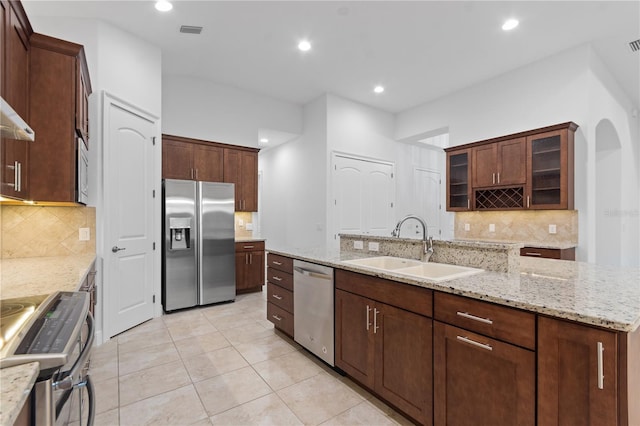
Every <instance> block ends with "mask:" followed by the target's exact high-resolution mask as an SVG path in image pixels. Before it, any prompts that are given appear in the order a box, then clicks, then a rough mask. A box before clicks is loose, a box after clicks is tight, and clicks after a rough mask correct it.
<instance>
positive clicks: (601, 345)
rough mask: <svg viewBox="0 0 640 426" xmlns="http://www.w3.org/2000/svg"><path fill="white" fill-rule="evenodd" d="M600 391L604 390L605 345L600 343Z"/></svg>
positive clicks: (598, 349)
mask: <svg viewBox="0 0 640 426" xmlns="http://www.w3.org/2000/svg"><path fill="white" fill-rule="evenodd" d="M597 351H598V389H604V365H603V362H604V359H603V357H604V345H603V344H602V342H598V347H597Z"/></svg>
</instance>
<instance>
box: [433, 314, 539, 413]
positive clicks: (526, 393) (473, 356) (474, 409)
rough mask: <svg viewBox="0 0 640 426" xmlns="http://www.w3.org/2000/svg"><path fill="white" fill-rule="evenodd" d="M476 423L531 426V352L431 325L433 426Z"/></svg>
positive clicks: (454, 328) (532, 370)
mask: <svg viewBox="0 0 640 426" xmlns="http://www.w3.org/2000/svg"><path fill="white" fill-rule="evenodd" d="M480 419H481V420H480ZM478 421H480V423H482V424H487V425H507V424H509V425H511V424H513V425H533V424H535V353H534V352H533V351H529V350H526V349H522V348H519V347H517V346H513V345H509V344H506V343H502V342H499V341H497V340H493V339H489V338H487V337H484V336H481V335H479V334H475V333H471V332H468V331H466V330H463V329H459V328H456V327H453V326H450V325H446V324H443V323H440V322H435V323H434V423H435V424H436V425H449V426H455V425H472V424H478Z"/></svg>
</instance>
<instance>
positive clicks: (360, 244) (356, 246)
mask: <svg viewBox="0 0 640 426" xmlns="http://www.w3.org/2000/svg"><path fill="white" fill-rule="evenodd" d="M353 248H354V249H356V250H362V249H363V248H364V243H363V242H362V241H354V242H353Z"/></svg>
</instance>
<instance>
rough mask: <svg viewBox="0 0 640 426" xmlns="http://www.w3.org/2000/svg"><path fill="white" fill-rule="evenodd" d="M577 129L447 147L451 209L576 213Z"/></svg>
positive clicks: (534, 132) (552, 128)
mask: <svg viewBox="0 0 640 426" xmlns="http://www.w3.org/2000/svg"><path fill="white" fill-rule="evenodd" d="M577 128H578V126H577V125H576V124H575V123H572V122H568V123H563V124H558V125H555V126H550V127H545V128H541V129H535V130H530V131H526V132H521V133H517V134H513V135H507V136H502V137H498V138H493V139H489V140H485V141H480V142H475V143H472V144H467V145H461V146H457V147H452V148H448V149H447V150H446V152H447V210H449V211H461V210H522V209H573V174H574V160H573V141H574V133H575V130H576V129H577ZM465 177H466V180H465Z"/></svg>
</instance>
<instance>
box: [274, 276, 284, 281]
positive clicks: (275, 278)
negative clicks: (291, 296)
mask: <svg viewBox="0 0 640 426" xmlns="http://www.w3.org/2000/svg"><path fill="white" fill-rule="evenodd" d="M271 278H273V279H274V280H276V281H282V278H280V277H276V276H273V277H271Z"/></svg>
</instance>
